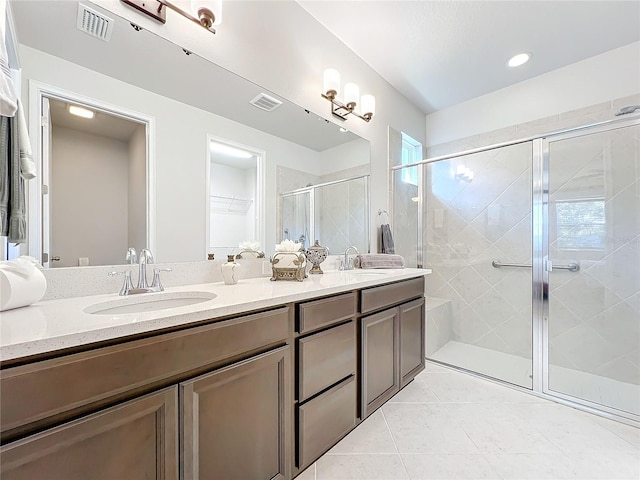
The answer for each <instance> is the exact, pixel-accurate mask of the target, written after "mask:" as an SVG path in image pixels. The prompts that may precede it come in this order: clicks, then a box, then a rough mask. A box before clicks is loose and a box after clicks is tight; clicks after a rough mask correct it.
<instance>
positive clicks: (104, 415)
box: [0, 387, 178, 480]
mask: <svg viewBox="0 0 640 480" xmlns="http://www.w3.org/2000/svg"><path fill="white" fill-rule="evenodd" d="M177 404H178V395H177V387H171V388H168V389H165V390H161V391H159V392H156V393H153V394H150V395H146V396H144V397H140V398H138V399H135V400H132V401H130V402H126V403H123V404H121V405H117V406H115V407H111V408H107V409H105V410H102V411H100V412H98V413H95V414H92V415H89V416H86V417H83V418H80V419H78V420H74V421H72V422H69V423H66V424H64V425H61V426H59V427H56V428H52V429H50V430H46V431H44V432H41V433H38V434H35V435H32V436H30V437H26V438H24V439H21V440H18V441H15V442H12V443H9V444H7V445H4V446H3V447H2V448H0V465H1V467H0V472H1V473H0V477H1V478H2V480H87V479H91V480H114V479H127V480H138V479H139V480H149V479H157V480H177V478H178V446H177V444H178V441H177V440H178V439H177V418H178V414H177Z"/></svg>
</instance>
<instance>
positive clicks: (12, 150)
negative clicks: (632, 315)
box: [0, 117, 27, 243]
mask: <svg viewBox="0 0 640 480" xmlns="http://www.w3.org/2000/svg"><path fill="white" fill-rule="evenodd" d="M18 130H19V128H18V119H17V118H16V117H0V236H6V237H9V242H10V243H24V242H26V241H27V218H26V202H25V192H24V190H25V188H24V178H23V177H22V175H20V147H19V145H20V141H19V138H18V137H19V135H18Z"/></svg>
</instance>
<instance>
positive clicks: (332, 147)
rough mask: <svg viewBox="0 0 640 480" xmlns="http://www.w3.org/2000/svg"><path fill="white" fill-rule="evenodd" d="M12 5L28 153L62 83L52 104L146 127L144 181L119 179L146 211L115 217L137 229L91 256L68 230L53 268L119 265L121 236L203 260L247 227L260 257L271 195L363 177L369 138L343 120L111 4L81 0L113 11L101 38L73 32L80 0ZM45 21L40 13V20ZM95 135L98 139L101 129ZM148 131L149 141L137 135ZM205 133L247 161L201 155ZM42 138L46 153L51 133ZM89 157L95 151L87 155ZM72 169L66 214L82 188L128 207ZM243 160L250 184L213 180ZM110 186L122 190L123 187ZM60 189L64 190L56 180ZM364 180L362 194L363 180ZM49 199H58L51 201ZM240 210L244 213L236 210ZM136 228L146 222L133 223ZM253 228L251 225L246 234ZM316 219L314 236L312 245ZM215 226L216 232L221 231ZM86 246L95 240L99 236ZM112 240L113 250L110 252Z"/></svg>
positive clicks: (269, 226) (32, 207)
mask: <svg viewBox="0 0 640 480" xmlns="http://www.w3.org/2000/svg"><path fill="white" fill-rule="evenodd" d="M9 4H10V9H11V13H12V15H13V19H14V24H15V33H16V37H17V41H18V55H19V60H20V67H21V70H22V73H21V76H22V85H21V86H22V88H21V90H22V94H21V97H22V99H23V104H24V105H25V109H26V110H27V112H28V114H29V117H30V118H29V125H30V131H31V133H32V137H33V138H32V142H33V143H34V150H35V151H34V156H36V157H37V158H39V155H41V153H42V152H41V148H42V138H41V137H40V135H36V132H39V125H38V120H37V119H38V118H39V114H38V113H39V112H40V108H41V106H40V104H39V98H40V97H39V96H38V95H39V94H38V93H37V92H38V91H45V92H46V91H48V90H47V89H52V90H53V91H57V92H63V93H64V94H59V95H57V97H56V96H55V95H53V96H54V97H56V100H57V101H60V102H62V103H65V102H64V100H65V98H67V97H68V98H71V99H74V98H78V99H81V100H83V101H85V102H87V103H89V104H92V103H94V104H95V105H97V106H98V109H97V111H98V112H99V113H100V112H101V113H104V114H107V113H109V114H115V115H116V116H118V115H119V112H125V113H126V115H125V116H127V115H128V116H132V117H134V119H136V118H140V119H148V120H149V121H148V122H147V124H146V125H145V124H144V123H143V124H142V125H143V130H146V135H144V134H142V133H140V132H141V131H140V129H139V128H138V129H137V130H136V132H137V133H136V134H135V138H136V139H137V140H136V141H137V145H138V146H137V147H136V148H139V149H140V150H143V149H145V148H146V150H145V151H146V156H147V164H146V171H145V173H146V175H142V177H144V178H140V177H141V175H137V181H138V182H141V183H139V184H134V183H133V181H131V180H130V178H131V177H126V178H127V180H122V181H121V183H122V182H125V181H126V182H128V183H127V189H128V191H129V194H128V195H127V201H128V202H135V204H136V205H138V206H140V205H142V204H144V206H145V210H146V211H145V212H143V213H140V212H138V214H137V215H138V216H137V217H132V218H130V217H129V216H128V215H130V213H121V214H119V215H124V216H127V221H126V222H125V221H124V219H123V218H120V223H121V224H123V225H124V224H125V223H127V225H129V224H133V225H134V226H135V227H137V228H131V227H128V232H135V234H130V233H127V234H126V235H125V234H122V235H121V236H120V237H119V240H118V241H117V242H116V241H107V242H102V243H101V244H100V247H99V248H100V252H99V253H98V252H96V251H95V250H94V251H88V250H87V249H84V247H77V248H75V247H74V248H71V247H72V244H73V243H74V242H76V241H77V236H73V235H71V236H70V240H68V241H67V242H68V245H65V246H64V250H60V252H64V253H56V251H54V250H51V251H50V252H45V253H49V255H50V257H60V261H57V262H50V266H52V267H55V266H78V265H79V264H89V265H99V264H116V263H125V253H126V249H123V245H126V246H133V247H135V248H137V249H140V248H143V247H146V246H151V247H152V249H153V250H154V254H155V256H156V261H158V262H182V261H197V260H204V259H206V258H207V254H208V253H211V252H217V253H223V252H225V250H224V249H228V250H233V249H234V248H235V247H236V245H235V243H236V242H237V241H238V240H239V239H240V238H243V237H244V236H251V237H252V238H243V240H246V241H254V240H257V241H260V242H261V243H262V248H263V249H264V250H265V251H266V252H267V254H269V253H271V252H273V250H274V244H275V243H276V242H277V241H278V240H279V239H280V238H281V232H280V231H279V230H280V227H279V219H280V215H281V212H280V210H279V208H280V207H279V205H280V202H279V198H280V194H281V193H283V192H287V191H293V190H295V189H298V188H304V187H308V186H309V183H314V182H313V181H309V180H308V179H309V178H314V179H316V180H315V182H316V183H317V182H318V181H322V182H325V183H326V182H332V181H339V180H341V179H347V178H353V177H356V176H366V175H368V173H369V161H370V149H369V143H368V142H367V141H366V140H363V139H362V138H359V137H358V136H356V135H354V134H353V133H351V132H348V131H341V130H344V129H341V128H340V127H341V125H336V124H334V123H332V122H328V121H327V120H325V119H323V118H320V117H318V116H317V115H315V114H313V113H312V112H309V111H308V110H305V109H304V108H303V107H301V106H299V105H295V104H293V103H292V102H289V101H288V100H286V99H285V98H282V97H280V96H277V95H274V94H273V93H271V92H269V91H267V90H265V89H263V88H261V87H260V86H259V85H256V84H254V83H252V82H250V81H247V80H245V79H243V78H241V77H239V76H237V75H235V74H234V73H232V72H229V71H228V70H225V69H223V68H221V67H219V66H218V65H215V64H213V63H211V62H209V61H207V60H204V59H203V58H201V57H198V56H197V55H193V54H189V52H185V51H184V50H183V49H182V48H181V47H180V46H179V45H175V44H173V43H171V42H168V41H167V40H165V39H162V38H160V37H158V36H156V35H154V34H152V33H150V32H148V31H145V30H140V31H139V30H137V29H135V28H133V26H132V25H131V24H130V22H129V21H128V20H125V19H122V18H119V17H118V16H116V15H114V14H113V13H111V12H105V11H103V10H102V9H100V7H97V6H95V5H93V4H90V3H87V5H88V6H89V8H91V9H92V10H94V11H96V12H98V13H99V14H101V15H106V16H107V17H109V18H110V19H111V20H112V31H111V36H110V38H109V40H108V41H105V40H103V39H100V38H95V37H93V36H91V35H89V34H87V33H85V32H83V31H81V30H79V29H78V28H77V23H78V22H77V18H78V14H79V11H81V10H82V8H83V6H82V4H79V3H78V2H74V1H56V0H47V1H29V2H24V1H10V2H9ZM43 18H46V19H47V21H46V22H42V21H41V19H43ZM38 89H40V90H38ZM45 96H46V95H45ZM71 103H73V101H68V102H67V105H58V104H56V108H58V109H59V108H63V109H64V108H67V109H68V104H71ZM80 103H82V102H80ZM256 103H257V104H258V106H256V105H255V104H256ZM273 104H275V105H273ZM260 107H263V108H260ZM265 107H267V108H266V109H265ZM272 107H274V108H272ZM121 116H122V115H121ZM91 134H92V135H95V136H97V137H100V136H105V135H101V134H100V132H99V131H98V132H97V133H96V132H92V133H91ZM132 135H133V134H132ZM145 138H146V145H139V144H140V143H144V140H145ZM212 139H215V140H216V141H217V142H221V143H223V144H228V145H231V146H234V145H239V146H242V147H244V148H246V149H247V150H248V151H249V152H250V153H252V154H253V156H254V160H255V161H254V160H252V161H251V162H237V163H236V164H234V163H233V160H230V159H229V158H224V159H222V157H221V156H220V155H216V154H213V153H212V152H211V143H212ZM52 141H53V145H52V148H53V149H54V150H55V149H57V146H56V137H55V136H54V137H53V139H52ZM128 148H129V149H130V150H131V149H132V148H133V147H128ZM71 154H72V153H64V154H62V155H63V156H64V155H71ZM89 155H90V156H91V157H92V159H93V160H95V158H93V157H96V156H97V155H96V154H89ZM59 156H60V155H59ZM258 157H259V158H258ZM258 160H259V161H258ZM75 161H76V162H77V161H78V158H76V159H75ZM72 165H73V162H70V163H69V166H68V167H67V171H66V172H67V173H64V174H63V177H64V179H65V181H66V182H69V184H73V185H82V186H83V187H84V189H80V190H78V191H76V192H74V193H72V192H71V191H69V192H68V193H69V195H68V198H67V203H66V204H65V207H64V210H65V211H64V218H65V219H66V220H70V219H74V218H75V219H79V218H80V215H79V213H78V209H79V208H80V207H81V206H83V205H86V204H87V203H88V202H87V199H88V196H91V199H92V201H95V202H96V203H100V206H99V207H95V208H100V209H103V211H105V212H109V209H110V208H112V207H113V205H116V204H117V205H118V207H117V208H118V209H119V211H120V212H129V211H130V210H131V206H130V205H124V203H126V202H124V200H123V198H124V195H122V196H121V197H122V198H118V201H117V202H114V195H118V194H117V193H115V192H117V191H118V190H117V189H116V190H114V192H104V191H103V190H101V189H100V188H97V186H98V185H99V184H100V182H101V178H100V177H98V176H96V175H89V174H88V173H87V168H86V165H83V167H84V168H77V167H73V166H72ZM259 165H261V166H259ZM122 168H124V167H122ZM232 169H235V170H232ZM247 169H249V170H250V171H246V172H244V175H245V177H244V178H246V179H251V182H253V185H255V188H253V189H251V188H247V185H248V183H247V182H248V180H247V181H245V182H244V184H243V182H241V181H240V180H238V181H237V182H232V181H230V180H229V181H227V180H225V181H221V179H223V178H228V179H231V178H237V179H240V172H239V170H247ZM236 170H238V171H236ZM93 171H96V170H93ZM140 171H141V170H140V169H138V172H140ZM41 177H42V176H40V177H39V178H38V179H34V180H32V181H31V182H30V185H29V190H30V197H29V215H30V216H32V215H33V214H35V215H39V216H40V217H41V218H30V219H29V220H30V221H29V226H30V227H29V228H30V235H29V239H30V241H29V245H28V247H27V248H28V252H29V253H30V254H37V255H40V254H41V253H43V252H44V250H43V244H44V243H45V241H44V240H43V238H45V237H46V236H47V232H51V231H52V230H53V228H52V226H51V225H48V226H47V225H46V221H49V222H50V223H51V222H56V220H55V217H49V218H48V220H47V219H46V218H45V217H47V215H46V211H43V208H42V198H39V197H35V198H34V195H33V194H34V192H35V191H38V188H36V186H35V185H34V182H41V181H42V178H41ZM122 178H123V179H124V178H125V177H122ZM50 181H51V183H52V185H50V186H49V187H50V189H51V191H53V189H55V188H56V187H57V181H56V178H55V177H54V178H52V179H51V180H50ZM103 183H104V182H103ZM112 183H114V184H115V186H116V187H118V188H119V189H120V191H121V192H124V186H123V185H122V184H120V185H117V184H118V182H117V181H116V182H112ZM234 183H235V184H237V185H238V186H241V185H244V186H243V188H242V189H239V190H238V191H237V192H234V191H231V190H229V189H230V188H231V187H232V184H234ZM103 186H104V185H103V184H100V187H103ZM223 187H224V188H223ZM57 188H58V191H61V189H64V188H65V187H60V186H58V187H57ZM216 188H218V189H219V190H216ZM238 188H239V187H238ZM361 190H362V191H363V195H365V193H366V189H361ZM40 193H42V192H40ZM40 197H41V196H40ZM230 198H234V199H240V200H242V201H244V203H243V205H242V206H241V207H239V206H238V205H237V202H236V200H233V202H229V200H230ZM49 200H50V201H51V202H56V198H55V197H51V198H50V199H49ZM98 201H100V202H98ZM346 201H347V199H345V202H346ZM349 201H352V199H350V200H349ZM362 201H363V202H365V203H366V208H367V211H368V198H367V197H363V198H362ZM123 202H124V203H123ZM225 202H226V203H233V214H234V215H236V216H235V217H233V218H231V217H227V220H226V221H225V222H222V221H221V220H220V214H221V212H222V211H223V210H224V208H226V207H225V206H224V205H223V204H224V203H225ZM37 205H40V207H39V209H40V210H38V208H36V206H37ZM229 206H230V205H229ZM44 210H46V209H44ZM110 212H111V213H113V210H111V211H110ZM240 213H241V214H242V215H244V216H245V217H246V218H244V219H241V218H240V216H239V215H240ZM144 214H146V219H145V218H144ZM103 215H106V213H105V214H103ZM116 216H117V215H116ZM105 218H106V217H105ZM135 218H138V220H135ZM43 221H44V222H45V227H44V229H43ZM58 222H59V220H58ZM142 224H144V225H145V227H146V232H140V229H139V227H140V225H142ZM236 224H237V225H238V226H239V228H243V229H244V230H242V231H239V233H238V234H237V235H226V233H230V230H231V229H232V228H233V225H236ZM65 225H66V226H65V228H66V229H90V228H93V229H96V230H97V229H98V226H97V225H99V226H100V227H101V228H102V227H104V228H106V227H105V225H106V221H105V222H98V224H96V225H94V224H90V223H87V220H84V221H82V222H80V224H72V223H69V224H65ZM70 225H71V226H70ZM249 225H253V230H251V229H250V228H248V226H249ZM318 225H321V223H320V222H319V223H318ZM54 228H55V227H54ZM319 228H320V231H316V232H315V235H316V236H317V237H318V238H319V239H320V240H321V242H322V238H323V237H322V231H321V227H319ZM343 230H344V231H348V229H346V228H345V229H343ZM223 232H224V233H225V235H221V233H223ZM128 235H131V236H128ZM101 238H102V237H101ZM123 238H125V240H123ZM59 241H63V242H64V240H59ZM312 241H313V239H310V242H312ZM358 241H360V240H358ZM92 242H93V247H92V248H95V247H96V245H95V244H96V242H95V240H93V241H92ZM217 242H219V243H225V244H224V245H218V244H216V243H217ZM366 244H367V245H368V240H367V242H366ZM60 245H62V244H60ZM50 248H55V245H53V246H52V247H50ZM60 248H62V246H61V247H60ZM109 249H111V250H112V251H111V252H108V253H107V252H106V250H109ZM87 252H88V253H87ZM228 253H232V252H231V251H228ZM336 253H337V252H336ZM217 258H218V257H217ZM118 259H120V261H118ZM56 263H57V265H56Z"/></svg>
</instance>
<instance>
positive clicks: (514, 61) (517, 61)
mask: <svg viewBox="0 0 640 480" xmlns="http://www.w3.org/2000/svg"><path fill="white" fill-rule="evenodd" d="M530 59H531V54H530V53H527V52H525V53H519V54H517V55H514V56H513V57H511V58H510V59H509V61H508V62H507V65H509V66H510V67H519V66H520V65H524V64H525V63H527V62H528V61H529V60H530Z"/></svg>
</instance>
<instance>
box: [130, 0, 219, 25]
mask: <svg viewBox="0 0 640 480" xmlns="http://www.w3.org/2000/svg"><path fill="white" fill-rule="evenodd" d="M121 1H122V2H123V3H125V4H127V5H129V6H131V7H133V8H135V9H136V10H138V11H140V12H142V13H145V14H147V15H149V16H150V17H151V18H153V19H154V20H157V21H159V22H161V23H166V22H167V15H166V9H165V8H164V7H167V8H170V9H171V10H173V11H174V12H178V13H179V14H180V15H182V16H183V17H185V18H188V19H189V20H191V21H192V22H194V23H197V24H198V25H200V26H202V27H204V28H206V29H207V30H209V31H210V32H211V33H216V30H215V28H213V26H214V25H220V23H222V0H191V2H190V10H191V11H187V10H184V9H183V8H181V7H179V6H178V5H176V4H174V3H172V2H169V1H167V0H121Z"/></svg>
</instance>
